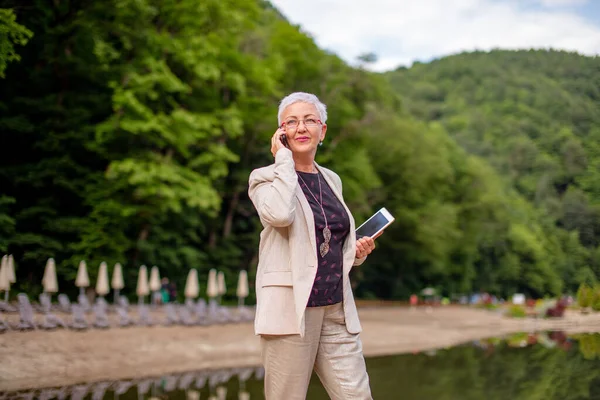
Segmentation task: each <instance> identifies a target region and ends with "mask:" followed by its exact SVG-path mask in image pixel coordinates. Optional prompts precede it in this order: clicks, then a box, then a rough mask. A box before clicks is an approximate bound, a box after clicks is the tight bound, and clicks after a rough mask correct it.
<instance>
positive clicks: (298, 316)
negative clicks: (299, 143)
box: [248, 148, 366, 336]
mask: <svg viewBox="0 0 600 400" xmlns="http://www.w3.org/2000/svg"><path fill="white" fill-rule="evenodd" d="M317 169H318V170H319V171H320V172H321V174H322V176H323V177H324V178H325V180H326V181H327V183H328V184H329V186H330V187H331V189H332V190H333V193H334V194H335V195H336V196H337V198H338V199H339V200H340V202H341V203H342V204H343V206H344V208H345V209H346V212H347V213H348V217H349V219H350V233H349V234H348V236H347V238H346V241H345V243H344V245H343V258H344V265H343V278H342V282H343V283H342V285H343V293H344V312H345V315H346V329H348V332H350V333H358V332H360V331H361V326H360V322H359V320H358V313H357V311H356V304H355V303H354V296H353V295H352V288H351V286H350V279H349V277H348V274H349V273H350V270H351V269H352V266H353V265H360V264H362V262H363V261H364V260H365V258H366V257H365V258H361V259H356V258H355V256H356V237H355V232H354V230H355V224H354V218H353V217H352V214H351V213H350V210H348V207H347V206H346V204H345V203H344V199H343V197H342V182H341V180H340V177H339V176H338V175H337V174H336V173H335V172H333V171H330V170H328V169H326V168H323V167H320V166H318V165H317ZM248 193H249V195H250V199H251V200H252V203H253V204H254V207H255V208H256V210H257V211H258V215H259V216H260V220H261V223H262V225H263V228H264V229H263V231H262V232H261V234H260V246H259V255H258V271H257V274H256V299H257V308H256V317H255V320H254V329H255V333H256V334H257V335H261V334H271V335H285V334H300V335H302V336H304V310H305V309H306V304H307V302H308V297H309V295H310V292H311V290H312V286H313V282H314V280H315V276H316V273H317V265H318V264H317V244H316V243H317V240H316V237H315V220H314V216H313V213H312V210H311V208H310V205H309V203H308V201H307V200H306V197H305V195H304V192H302V189H301V188H300V185H298V176H297V175H296V169H295V166H294V160H293V158H292V152H291V151H290V150H289V149H287V148H282V149H280V150H279V151H278V152H277V154H276V156H275V163H274V164H271V165H269V166H267V167H264V168H258V169H255V170H254V171H252V173H251V174H250V179H249V190H248Z"/></svg>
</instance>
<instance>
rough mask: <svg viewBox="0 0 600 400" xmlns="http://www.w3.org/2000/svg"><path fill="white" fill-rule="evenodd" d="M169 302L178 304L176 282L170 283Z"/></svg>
mask: <svg viewBox="0 0 600 400" xmlns="http://www.w3.org/2000/svg"><path fill="white" fill-rule="evenodd" d="M169 301H170V302H171V303H176V302H177V285H176V284H175V282H170V283H169Z"/></svg>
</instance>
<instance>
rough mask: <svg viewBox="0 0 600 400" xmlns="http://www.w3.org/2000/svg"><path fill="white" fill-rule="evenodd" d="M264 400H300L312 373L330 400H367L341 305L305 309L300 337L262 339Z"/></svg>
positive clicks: (358, 352)
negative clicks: (303, 333)
mask: <svg viewBox="0 0 600 400" xmlns="http://www.w3.org/2000/svg"><path fill="white" fill-rule="evenodd" d="M261 348H262V360H263V365H264V367H265V398H266V400H304V399H306V392H307V390H308V384H309V382H310V377H311V375H312V371H313V368H314V371H315V372H316V373H317V375H318V376H319V379H320V380H321V383H322V384H323V386H324V387H325V390H327V393H328V394H329V397H330V398H331V399H333V400H350V399H352V400H372V396H371V389H370V387H369V376H368V375H367V368H366V365H365V359H364V356H363V352H362V343H361V341H360V338H359V335H358V334H351V333H348V331H347V330H346V321H345V318H344V309H343V306H342V303H338V304H334V305H331V306H325V307H307V308H306V314H305V335H304V337H303V338H302V337H300V335H261Z"/></svg>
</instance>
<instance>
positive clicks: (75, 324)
mask: <svg viewBox="0 0 600 400" xmlns="http://www.w3.org/2000/svg"><path fill="white" fill-rule="evenodd" d="M71 312H72V320H71V323H70V324H69V328H71V329H75V330H84V329H87V328H88V327H89V325H88V322H87V320H86V319H85V314H84V312H83V308H82V307H81V305H79V304H73V305H72V306H71Z"/></svg>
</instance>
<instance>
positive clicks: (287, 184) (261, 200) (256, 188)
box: [248, 148, 298, 227]
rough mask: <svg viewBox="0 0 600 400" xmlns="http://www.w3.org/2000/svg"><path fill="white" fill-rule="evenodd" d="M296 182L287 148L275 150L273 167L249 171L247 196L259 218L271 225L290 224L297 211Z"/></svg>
mask: <svg viewBox="0 0 600 400" xmlns="http://www.w3.org/2000/svg"><path fill="white" fill-rule="evenodd" d="M297 185H298V176H297V175H296V169H295V165H294V159H293V158H292V152H291V151H290V150H289V149H286V148H282V149H279V150H278V151H277V153H276V154H275V164H274V166H272V167H267V168H259V169H255V170H254V171H252V173H251V174H250V179H249V182H248V195H249V196H250V200H252V203H253V204H254V208H256V211H257V212H258V215H259V217H260V218H261V220H263V221H264V222H266V223H267V224H269V225H272V226H274V227H285V226H289V225H291V224H292V222H294V215H295V211H296V186H297Z"/></svg>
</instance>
